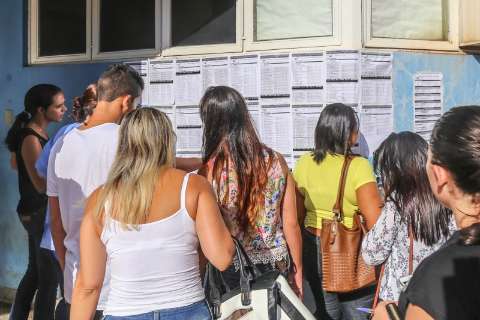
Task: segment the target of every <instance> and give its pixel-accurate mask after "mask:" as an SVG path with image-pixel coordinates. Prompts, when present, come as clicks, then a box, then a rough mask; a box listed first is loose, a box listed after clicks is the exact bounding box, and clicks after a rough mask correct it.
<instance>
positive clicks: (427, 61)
mask: <svg viewBox="0 0 480 320" xmlns="http://www.w3.org/2000/svg"><path fill="white" fill-rule="evenodd" d="M393 61H394V66H393V81H394V84H393V86H394V97H393V99H394V100H393V101H394V108H395V119H394V124H395V130H396V131H404V130H412V129H413V76H414V75H415V73H417V72H421V71H434V72H442V73H443V84H444V94H443V110H444V111H446V110H448V109H451V108H452V107H455V106H459V105H468V104H477V105H480V56H475V55H456V54H431V53H412V52H396V53H394V60H393Z"/></svg>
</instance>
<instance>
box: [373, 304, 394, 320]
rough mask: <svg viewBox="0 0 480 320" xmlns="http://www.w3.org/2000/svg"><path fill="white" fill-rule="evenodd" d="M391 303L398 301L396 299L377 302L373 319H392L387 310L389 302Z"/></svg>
mask: <svg viewBox="0 0 480 320" xmlns="http://www.w3.org/2000/svg"><path fill="white" fill-rule="evenodd" d="M390 303H395V304H396V303H397V302H396V301H382V302H380V303H379V304H377V307H376V308H375V310H373V317H372V320H390V317H389V316H388V312H387V308H386V307H387V304H390Z"/></svg>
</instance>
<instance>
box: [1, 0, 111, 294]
mask: <svg viewBox="0 0 480 320" xmlns="http://www.w3.org/2000/svg"><path fill="white" fill-rule="evenodd" d="M23 3H24V1H22V0H1V1H0V139H1V141H2V142H3V139H4V138H5V136H6V133H7V130H8V126H7V125H6V123H5V121H4V112H5V110H6V109H11V110H13V112H14V113H15V114H17V113H19V112H20V111H22V109H23V97H24V94H25V92H26V91H27V90H28V89H29V88H30V87H31V86H33V85H35V84H38V83H41V82H43V83H45V82H46V83H53V84H55V85H58V86H60V87H61V88H62V89H63V90H64V92H65V95H66V99H67V101H68V105H70V104H71V100H72V98H73V97H74V96H75V95H79V94H81V93H82V92H83V90H84V88H85V87H86V86H87V85H88V84H89V83H91V82H92V81H94V80H95V79H96V78H98V75H99V74H100V72H101V71H102V70H103V69H104V68H105V65H104V64H70V65H52V66H35V67H25V66H24V65H23V64H24V50H25V48H24V43H23V36H24V23H23V13H24V5H23ZM52 129H53V130H54V129H55V128H52ZM53 130H51V131H53ZM18 198H19V196H18V184H17V175H16V173H15V172H14V171H12V170H11V169H10V168H9V153H8V151H7V149H6V147H5V146H4V144H3V143H1V145H0V204H1V206H0V287H7V288H16V287H17V285H18V282H19V281H20V278H21V276H22V275H23V272H24V271H25V268H26V265H27V255H26V248H27V246H26V243H27V242H26V232H25V231H24V230H23V228H22V226H21V224H20V222H19V220H18V217H17V213H16V206H17V202H18Z"/></svg>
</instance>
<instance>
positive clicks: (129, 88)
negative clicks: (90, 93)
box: [97, 64, 144, 102]
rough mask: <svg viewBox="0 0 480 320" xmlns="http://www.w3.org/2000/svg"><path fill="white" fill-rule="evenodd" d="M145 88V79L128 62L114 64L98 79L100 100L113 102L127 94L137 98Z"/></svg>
mask: <svg viewBox="0 0 480 320" xmlns="http://www.w3.org/2000/svg"><path fill="white" fill-rule="evenodd" d="M143 88H144V83H143V79H142V77H141V76H140V75H139V74H138V72H137V71H136V70H135V69H133V68H132V67H131V66H129V65H126V64H114V65H111V66H109V67H108V68H107V70H105V72H103V73H102V75H101V76H100V78H99V79H98V82H97V95H98V101H108V102H111V101H113V100H115V99H117V98H118V97H121V96H125V95H131V96H132V97H135V98H136V97H138V96H139V95H141V92H142V90H143Z"/></svg>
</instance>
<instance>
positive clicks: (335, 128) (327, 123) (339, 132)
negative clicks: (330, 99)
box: [313, 103, 359, 163]
mask: <svg viewBox="0 0 480 320" xmlns="http://www.w3.org/2000/svg"><path fill="white" fill-rule="evenodd" d="M358 129H359V126H358V118H357V115H356V114H355V111H354V110H353V109H352V108H351V107H349V106H347V105H344V104H343V103H332V104H329V105H328V106H326V107H325V109H323V111H322V113H321V114H320V117H319V118H318V122H317V127H316V128H315V150H314V151H313V157H314V160H315V162H317V163H320V162H322V161H323V159H325V156H326V155H327V153H330V154H341V155H347V154H349V153H351V150H350V147H351V146H350V139H351V137H352V134H354V133H357V132H358Z"/></svg>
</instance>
